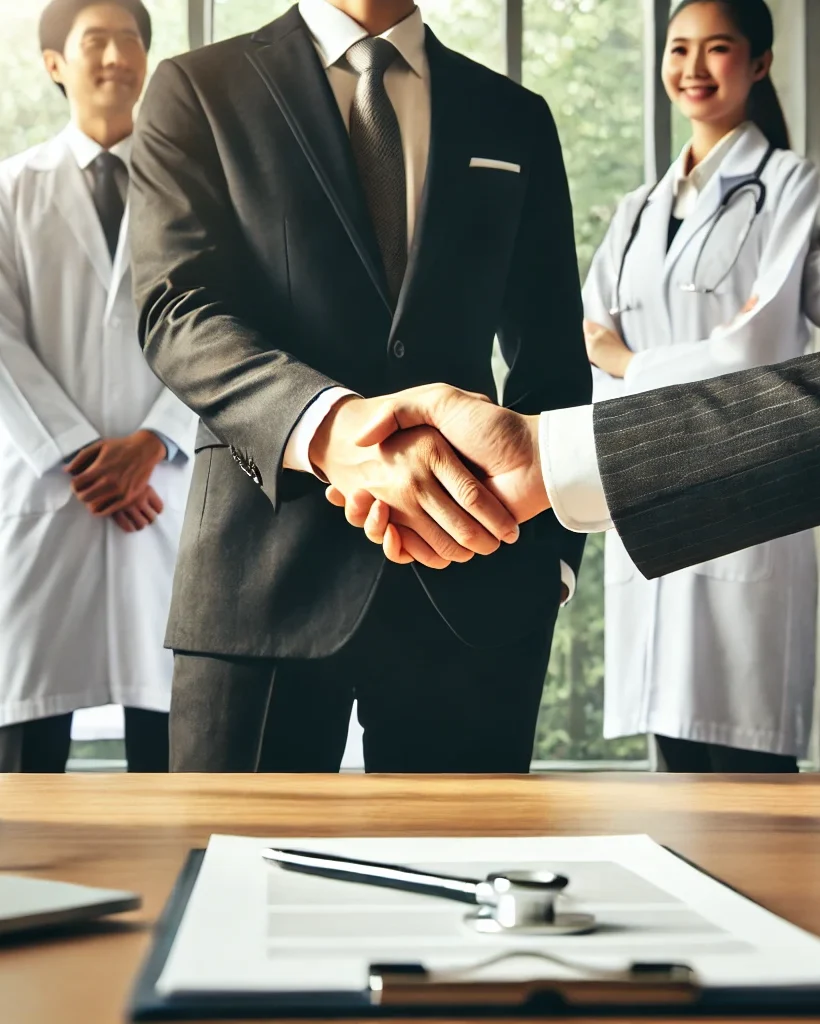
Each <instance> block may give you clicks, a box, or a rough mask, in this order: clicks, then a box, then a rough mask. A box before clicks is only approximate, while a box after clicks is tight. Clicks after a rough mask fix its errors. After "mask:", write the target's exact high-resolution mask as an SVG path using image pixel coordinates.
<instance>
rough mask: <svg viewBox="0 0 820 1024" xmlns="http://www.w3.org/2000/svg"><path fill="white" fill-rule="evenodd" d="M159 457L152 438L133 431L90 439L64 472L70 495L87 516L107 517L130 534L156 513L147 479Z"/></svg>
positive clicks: (158, 506)
mask: <svg viewBox="0 0 820 1024" xmlns="http://www.w3.org/2000/svg"><path fill="white" fill-rule="evenodd" d="M164 455H165V445H164V444H163V443H162V441H160V439H159V438H158V437H157V436H156V434H154V433H152V432H151V431H150V430H138V431H136V432H135V433H133V434H129V435H128V436H127V437H114V438H103V439H100V440H99V441H95V442H94V443H93V444H90V445H88V446H87V447H86V448H83V449H82V450H81V451H79V452H78V453H77V455H75V456H74V458H73V459H72V460H71V462H70V463H69V464H68V465H67V466H66V467H65V471H66V473H68V474H70V475H71V476H72V477H73V479H72V481H71V490H72V492H73V493H74V496H75V497H76V498H77V499H78V500H79V501H81V502H82V503H83V504H84V505H85V507H86V508H87V509H88V511H89V512H90V513H91V515H93V516H96V517H110V518H111V519H112V520H113V521H114V522H115V523H116V524H117V526H119V528H120V529H121V530H123V531H124V532H125V533H134V532H135V531H137V530H142V529H144V528H145V527H146V526H150V525H151V524H152V523H153V522H154V520H155V519H156V517H157V516H158V515H159V514H160V513H161V512H162V509H163V504H162V500H161V498H160V497H159V495H158V494H157V492H156V491H155V490H154V488H153V487H152V486H151V485H150V484H149V483H148V481H149V479H150V477H151V474H152V473H153V471H154V469H155V467H156V466H157V464H158V463H159V462H161V461H162V459H163V457H164Z"/></svg>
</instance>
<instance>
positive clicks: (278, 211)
mask: <svg viewBox="0 0 820 1024" xmlns="http://www.w3.org/2000/svg"><path fill="white" fill-rule="evenodd" d="M427 55H428V59H429V65H430V77H431V104H432V109H431V115H432V130H431V140H430V165H429V169H428V173H427V179H426V185H425V192H424V197H423V201H422V208H421V210H420V212H419V219H418V227H417V230H416V234H415V238H414V247H413V252H412V253H411V255H410V259H409V265H408V271H407V277H406V280H405V285H404V288H403V291H402V294H401V296H400V298H399V301H398V307H397V308H396V309H395V311H394V309H393V308H392V305H391V301H390V299H389V296H388V290H387V286H386V281H385V274H384V270H383V266H382V264H381V261H380V257H379V251H378V246H377V243H376V238H375V234H374V231H373V228H372V225H371V223H370V220H369V217H368V214H367V208H366V204H365V200H364V196H363V194H362V191H361V187H360V185H359V181H358V177H357V174H356V170H355V166H354V163H353V158H352V151H351V149H350V144H349V138H348V135H347V132H346V130H345V127H344V123H343V121H342V118H341V117H340V115H339V109H338V106H337V103H336V100H335V98H334V96H333V93H332V91H331V89H330V86H329V83H328V80H327V75H326V72H325V71H324V69H323V67H322V65H321V62H320V61H319V58H318V56H317V54H316V50H315V47H314V45H313V42H312V40H311V38H310V36H309V34H308V31H307V28H306V26H305V24H304V22H303V21H302V19H301V17H300V15H299V14H298V10H297V9H296V8H293V9H292V10H291V11H290V12H289V13H288V14H286V15H285V16H284V17H282V18H280V19H278V20H277V21H275V22H273V23H272V24H270V25H268V26H267V27H265V28H263V29H261V30H260V31H259V32H257V33H255V34H253V35H248V36H242V37H239V38H236V39H230V40H227V41H225V42H222V43H217V44H216V45H214V46H208V47H204V48H202V49H199V50H194V51H192V52H190V53H187V54H185V55H183V56H181V57H177V58H175V59H174V60H172V61H165V62H163V63H162V64H160V66H159V67H158V69H157V71H156V73H155V74H154V76H153V78H152V80H151V83H150V85H149V87H148V91H147V93H146V96H145V100H144V102H143V106H142V112H141V115H140V119H139V123H138V126H137V130H136V133H135V138H134V151H133V161H132V185H133V188H132V200H131V203H132V215H131V235H132V246H133V253H134V280H135V291H136V300H137V304H138V307H139V312H140V335H141V342H142V345H143V349H144V352H145V356H146V358H147V360H148V362H149V364H150V365H151V367H152V368H153V370H154V371H155V372H156V374H157V376H159V378H160V379H161V380H162V381H163V382H164V383H165V384H166V385H167V386H168V387H169V388H170V389H171V390H172V391H173V392H175V393H176V394H177V395H178V396H179V397H180V398H181V399H182V400H183V401H184V402H185V403H186V405H188V406H189V407H190V408H192V409H193V410H194V411H195V412H197V413H198V414H199V416H200V417H201V420H202V424H203V427H202V429H201V430H200V434H199V437H198V441H197V448H198V455H197V458H196V465H195V469H194V476H193V483H192V488H191V495H190V498H189V502H188V508H187V513H186V518H185V524H184V528H183V534H182V539H181V546H180V552H179V557H178V561H177V571H176V576H175V581H174V594H173V601H172V607H171V615H170V621H169V626H168V632H167V637H166V640H167V643H168V644H169V646H172V647H174V648H176V649H177V650H188V651H195V652H209V653H222V654H234V655H249V656H256V657H259V656H267V657H297V658H310V657H322V656H324V655H327V654H330V653H332V652H333V651H334V650H336V649H337V648H338V647H340V646H341V645H342V644H343V643H344V642H345V640H346V639H347V638H348V637H349V636H350V635H351V633H352V631H353V630H354V629H355V627H356V625H357V623H358V621H359V620H360V618H361V617H362V615H363V614H364V610H365V608H366V606H367V602H368V599H369V597H370V595H371V594H372V593H373V590H374V587H375V584H376V582H377V580H378V577H379V573H380V571H381V568H382V566H383V556H382V553H381V551H380V550H379V548H378V547H376V546H375V545H372V544H370V543H369V542H368V541H367V539H366V538H365V537H364V535H363V533H362V531H361V530H354V529H352V528H351V527H350V526H348V524H347V523H346V522H345V519H344V516H343V515H342V514H341V512H340V511H339V510H338V509H335V508H333V507H332V506H330V505H329V504H328V503H327V501H326V500H325V498H324V488H323V485H322V484H321V483H320V482H319V481H318V480H316V479H315V478H313V477H312V476H311V475H309V474H303V473H295V472H292V471H283V468H282V458H283V454H284V451H285V447H286V444H287V440H288V437H289V435H290V433H291V431H292V430H293V427H294V425H295V424H296V423H297V421H298V420H299V418H300V416H301V415H302V413H303V412H304V410H305V409H306V407H307V406H308V405H309V404H310V403H311V401H313V400H314V399H315V398H316V396H317V395H319V394H320V393H321V392H322V391H324V390H325V389H327V388H328V387H330V386H332V385H334V384H337V383H338V384H342V385H344V386H346V387H349V388H351V389H352V390H354V391H357V392H359V393H360V394H363V395H365V396H372V395H379V394H385V393H390V392H392V391H397V390H400V389H402V388H407V387H411V386H414V385H418V384H423V383H430V382H433V381H438V380H441V381H446V382H448V383H451V384H454V385H456V386H458V387H462V388H466V389H469V390H472V391H479V392H483V393H485V394H490V395H491V394H493V391H494V384H493V379H492V372H491V363H490V356H491V351H492V344H493V336H494V335H495V334H496V333H497V334H498V336H499V338H500V340H501V344H502V348H503V350H504V353H505V356H506V357H507V361H508V363H509V364H511V366H512V369H511V373H510V376H509V380H508V383H507V386H506V389H505V401H506V403H507V404H508V405H510V406H512V407H513V408H515V409H517V410H519V411H520V412H523V413H536V412H538V411H540V410H541V409H554V408H557V407H560V406H568V405H577V404H579V403H581V404H583V403H585V402H588V401H589V398H590V392H591V375H590V370H589V365H588V362H587V359H586V355H585V350H584V345H583V337H582V331H581V317H582V314H581V304H580V288H579V283H578V274H577V269H576V261H575V248H574V240H573V230H572V213H571V208H570V201H569V194H568V189H567V182H566V176H565V173H564V166H563V160H562V157H561V149H560V145H559V142H558V136H557V133H556V130H555V125H554V123H553V120H552V117H551V115H550V113H549V110H548V109H547V106H546V104H545V103H544V101H543V100H542V99H541V98H540V97H537V96H535V95H534V94H532V93H529V92H527V91H526V90H525V89H522V88H521V87H520V86H518V85H516V84H514V83H512V82H510V81H509V80H507V79H505V78H503V77H502V76H500V75H496V74H494V73H493V72H491V71H489V70H488V69H487V68H484V67H481V66H480V65H477V64H474V63H472V62H471V61H469V60H467V59H466V58H464V57H462V56H460V55H458V54H456V53H453V52H452V51H450V50H448V49H446V48H445V47H444V46H442V45H441V44H440V43H439V42H438V41H437V40H436V38H435V37H434V36H433V35H432V33H429V32H428V37H427ZM472 157H483V158H488V157H489V158H494V159H497V160H504V161H508V162H510V163H513V164H518V165H520V168H521V173H519V174H516V173H511V172H504V171H498V170H491V169H486V168H483V169H482V168H471V167H470V161H471V158H472ZM227 446H230V448H229V447H227ZM502 547H503V550H501V551H500V552H499V553H498V554H496V555H494V556H493V557H492V558H475V559H473V560H472V561H471V562H470V563H469V564H467V565H464V566H461V565H459V566H453V567H451V569H449V570H448V571H447V572H444V573H436V572H433V571H431V570H424V569H421V568H419V569H416V570H415V571H416V572H417V573H418V575H419V577H420V579H421V581H422V584H423V585H424V587H425V588H426V590H427V593H428V595H429V596H430V599H431V600H432V601H433V603H434V604H435V606H436V608H437V609H438V611H439V612H440V613H441V615H442V616H443V617H444V619H445V620H446V621H447V622H448V624H449V625H450V626H451V628H452V629H453V631H454V632H455V633H456V634H457V635H458V636H460V637H461V638H462V639H463V640H464V641H465V642H466V643H469V644H474V645H478V646H493V645H499V644H506V643H509V642H511V641H513V640H514V639H516V638H517V637H521V636H524V635H526V634H528V633H531V632H533V631H535V630H537V629H543V630H548V629H550V628H551V625H552V620H553V619H554V616H555V613H556V610H557V607H558V600H559V591H560V568H559V560H560V559H564V560H565V561H566V562H567V563H568V564H569V565H570V566H571V567H572V568H573V569H576V570H577V569H578V566H579V562H580V558H581V551H582V538H580V537H578V536H577V535H572V534H570V533H568V532H567V531H566V530H564V529H563V527H561V526H560V525H559V524H558V522H557V520H556V519H555V518H554V516H552V515H551V514H550V515H548V516H544V517H539V520H538V521H533V522H532V523H527V524H525V528H524V530H523V531H522V537H521V539H520V541H519V542H518V543H517V544H514V545H509V546H508V545H503V546H502ZM411 571H412V570H411ZM396 615H397V616H400V615H401V609H396ZM408 630H409V631H410V632H412V623H409V624H408Z"/></svg>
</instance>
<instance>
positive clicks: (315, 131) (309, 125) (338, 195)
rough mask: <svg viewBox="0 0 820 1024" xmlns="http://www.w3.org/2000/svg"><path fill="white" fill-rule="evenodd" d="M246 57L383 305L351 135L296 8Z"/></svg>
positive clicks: (256, 39) (384, 293)
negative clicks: (284, 122)
mask: <svg viewBox="0 0 820 1024" xmlns="http://www.w3.org/2000/svg"><path fill="white" fill-rule="evenodd" d="M246 55H247V57H248V60H249V61H250V62H251V64H252V65H253V67H254V68H255V69H256V71H257V72H258V73H259V75H260V76H261V78H262V80H263V82H264V83H265V85H266V86H267V88H268V90H269V91H270V93H271V95H272V96H273V98H274V100H275V101H276V103H277V104H278V106H279V109H280V110H281V112H282V115H283V117H284V118H285V120H286V122H287V123H288V125H289V127H290V129H291V131H292V132H293V134H294V135H295V136H296V139H297V141H298V143H299V145H300V146H301V148H302V151H303V152H304V154H305V157H306V158H307V160H308V162H309V163H310V165H311V167H312V168H313V171H314V172H315V174H316V176H317V178H318V179H319V182H320V183H321V185H322V188H323V189H324V190H325V193H326V194H327V197H328V199H329V200H330V202H331V205H332V206H333V209H334V210H335V211H336V213H337V215H338V216H339V218H340V220H341V221H342V224H343V225H344V227H345V230H346V231H347V233H348V235H349V236H350V240H351V242H352V243H353V245H354V246H355V248H356V251H357V252H358V254H359V256H360V257H361V259H362V262H363V263H364V265H365V267H366V269H367V272H368V274H369V275H370V278H371V280H372V281H373V284H374V286H375V287H376V289H377V291H378V292H379V294H380V295H381V297H382V299H383V301H384V302H385V304H386V305H387V307H388V309H390V310H391V312H392V308H393V305H392V302H391V300H390V295H389V292H388V288H387V280H386V276H385V273H384V266H383V263H382V258H381V254H380V252H379V247H378V243H377V241H376V235H375V232H374V230H373V226H372V222H371V219H370V213H369V211H368V209H367V204H366V202H365V198H364V194H363V192H362V188H361V185H360V184H359V178H358V173H357V171H356V166H355V163H354V161H353V153H352V151H351V148H350V139H349V137H348V134H347V131H346V129H345V126H344V122H343V120H342V117H341V115H340V113H339V108H338V106H337V103H336V98H335V97H334V95H333V91H332V89H331V88H330V84H329V82H328V80H327V73H326V72H325V69H324V68H323V67H322V64H321V61H320V60H319V56H318V54H317V53H316V48H315V46H314V45H313V41H312V39H311V38H310V34H309V32H308V30H307V27H306V26H305V23H304V22H303V21H302V18H301V16H300V15H299V12H298V9H297V8H295V7H294V8H292V9H291V10H290V11H289V12H288V14H286V15H285V16H284V17H282V18H280V19H278V21H275V22H273V23H272V24H271V25H268V26H266V27H265V28H263V29H261V30H260V31H259V32H257V33H256V34H255V35H254V36H252V37H251V40H250V43H249V46H248V50H247V51H246Z"/></svg>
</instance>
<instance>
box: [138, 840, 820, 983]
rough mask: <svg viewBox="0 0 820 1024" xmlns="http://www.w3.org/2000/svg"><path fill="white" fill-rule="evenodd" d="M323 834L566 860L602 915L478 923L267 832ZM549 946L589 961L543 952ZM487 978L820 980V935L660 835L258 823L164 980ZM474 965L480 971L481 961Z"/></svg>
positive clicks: (185, 925) (454, 855) (440, 863)
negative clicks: (496, 834) (569, 921)
mask: <svg viewBox="0 0 820 1024" xmlns="http://www.w3.org/2000/svg"><path fill="white" fill-rule="evenodd" d="M271 846H272V847H283V848H288V849H304V850H314V851H317V852H321V853H330V854H336V855H340V856H344V857H354V858H358V859H362V860H369V861H381V862H386V863H390V864H402V865H408V866H412V867H416V868H419V869H421V870H424V871H435V872H439V871H440V872H442V873H446V874H452V875H459V876H462V877H465V876H466V877H470V878H476V879H480V878H484V877H485V876H486V875H488V874H490V873H491V872H494V871H499V870H505V869H507V870H511V869H542V870H543V869H548V870H551V871H554V872H556V873H559V874H562V875H566V876H567V877H568V878H569V880H570V883H569V886H568V888H567V890H566V894H565V895H563V896H561V897H559V902H560V909H566V910H573V911H584V912H588V913H592V914H594V915H595V918H596V920H597V927H596V929H595V930H594V931H593V932H591V933H590V934H587V935H574V936H561V937H544V936H531V935H522V934H520V933H515V932H509V933H506V932H505V933H501V934H494V935H493V934H490V935H486V934H480V933H478V932H476V931H475V930H474V929H473V928H472V927H471V926H470V925H469V924H467V923H466V922H465V915H466V913H468V912H469V910H470V908H469V907H468V906H467V905H466V904H464V903H456V902H452V901H449V900H444V899H440V898H437V897H432V896H424V895H419V894H416V893H408V892H400V891H395V890H391V889H385V888H377V887H374V886H369V885H365V884H360V883H352V882H343V881H338V880H336V879H328V878H321V877H316V876H311V875H304V874H298V873H295V872H292V871H287V870H285V869H283V868H281V867H279V866H277V865H274V864H271V863H269V862H267V861H265V860H263V858H262V851H263V850H264V849H265V848H266V847H271ZM532 952H542V953H549V954H553V955H557V956H559V957H560V958H561V959H562V960H563V961H565V962H569V963H571V964H572V965H573V966H574V965H577V966H578V968H579V969H581V971H582V973H580V974H579V973H576V972H574V971H573V970H572V969H570V968H569V967H566V966H560V965H556V964H554V963H550V962H548V961H547V960H540V959H537V958H534V957H532V956H531V955H529V956H528V955H522V956H518V955H517V954H531V953H532ZM501 954H516V955H515V956H510V955H507V956H506V957H505V958H504V959H503V960H501V961H499V962H497V963H495V964H494V965H492V966H491V967H488V968H484V969H483V970H482V971H481V972H478V973H477V974H475V975H474V976H475V977H476V980H479V979H480V980H508V979H509V980H513V979H514V980H521V979H531V978H573V977H588V974H587V973H585V972H586V971H588V970H590V969H592V970H624V969H626V968H628V967H629V966H630V965H631V964H632V963H634V962H636V961H638V962H649V963H658V962H673V963H683V964H686V965H688V966H689V967H691V968H693V969H694V971H695V972H696V974H697V978H698V981H699V982H700V984H701V985H704V986H705V987H715V986H718V987H723V986H743V987H749V986H765V987H770V986H790V985H820V939H818V938H817V937H815V936H813V935H810V934H809V933H808V932H805V931H803V930H801V929H800V928H797V927H795V926H794V925H791V924H789V923H787V922H786V921H784V920H782V919H781V918H779V917H777V916H775V915H774V914H771V913H769V912H768V911H766V910H764V909H762V908H761V907H759V906H758V905H757V904H755V903H753V902H752V901H750V900H748V899H746V898H745V897H743V896H741V895H739V894H738V893H736V892H734V891H732V890H731V889H729V888H727V887H726V886H724V885H721V884H720V883H719V882H717V881H715V880H714V879H712V878H709V877H708V876H707V875H705V874H703V873H702V872H700V871H698V870H697V869H696V868H694V867H691V866H690V865H689V864H687V863H686V862H685V861H683V860H681V859H680V858H679V857H676V856H675V855H674V854H672V853H670V852H669V851H668V850H665V849H664V848H663V847H661V846H659V845H658V844H657V843H655V842H653V841H652V840H651V839H650V838H649V837H648V836H587V837H583V838H564V837H559V838H553V837H550V838H530V837H515V838H486V839H479V838H422V839H327V838H326V839H315V838H311V839H295V838H293V837H289V838H287V839H281V838H280V839H273V838H271V839H250V838H245V837H238V836H212V837H211V841H210V843H209V844H208V850H207V852H206V854H205V858H204V861H203V864H202V867H201V869H200V872H199V876H198V878H197V880H196V883H195V885H194V889H193V891H192V893H191V896H190V899H189V901H188V904H187V907H186V910H185V913H184V916H183V919H182V921H181V923H180V927H179V929H178V931H177V934H176V937H175V939H174V942H173V945H172V948H171V951H170V954H169V956H168V958H167V960H166V963H165V967H164V969H163V971H162V974H161V976H160V978H159V981H158V984H157V989H158V991H159V992H160V993H162V994H164V995H174V994H181V993H191V992H203V993H204V992H216V991H221V992H310V991H313V992H318V991H334V992H339V991H353V992H361V991H362V990H364V989H366V988H367V985H368V976H369V966H370V964H372V963H382V964H383V963H402V964H405V963H419V964H421V965H423V966H424V967H425V968H426V969H427V970H431V971H451V970H463V969H465V968H471V967H473V966H474V965H476V964H478V963H480V962H482V961H484V960H486V959H489V958H491V957H494V956H499V955H501ZM471 977H472V976H471Z"/></svg>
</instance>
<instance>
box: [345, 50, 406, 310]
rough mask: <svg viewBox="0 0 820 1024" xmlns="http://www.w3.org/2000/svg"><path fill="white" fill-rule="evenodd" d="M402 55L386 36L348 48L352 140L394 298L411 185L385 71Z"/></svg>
mask: <svg viewBox="0 0 820 1024" xmlns="http://www.w3.org/2000/svg"><path fill="white" fill-rule="evenodd" d="M397 56H398V50H397V49H396V48H395V46H393V44H392V43H389V42H388V41H387V40H386V39H372V38H368V39H362V40H361V41H360V42H358V43H356V44H355V46H351V47H350V49H349V50H348V51H347V59H348V62H349V63H350V66H351V67H352V68H353V70H354V71H356V72H358V75H359V81H358V84H357V86H356V94H355V96H354V97H353V108H352V110H351V112H350V144H351V146H352V147H353V157H354V159H355V161H356V167H357V168H358V171H359V179H360V181H361V183H362V188H363V189H364V194H365V198H366V200H367V206H368V208H369V210H370V216H371V217H372V219H373V226H374V228H375V229H376V239H377V240H378V243H379V249H380V251H381V254H382V260H383V261H384V269H385V273H386V274H387V283H388V286H389V288H390V294H391V295H392V296H393V301H394V302H395V301H396V299H397V298H398V295H399V291H400V289H401V284H402V281H403V280H404V272H405V270H406V268H407V185H406V182H405V173H404V153H403V151H402V144H401V132H400V130H399V122H398V118H397V117H396V112H395V110H394V109H393V104H392V103H391V102H390V97H389V96H388V95H387V90H386V89H385V87H384V73H385V71H387V69H388V68H389V67H390V65H391V64H392V63H393V61H394V60H395V59H396V57H397Z"/></svg>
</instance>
